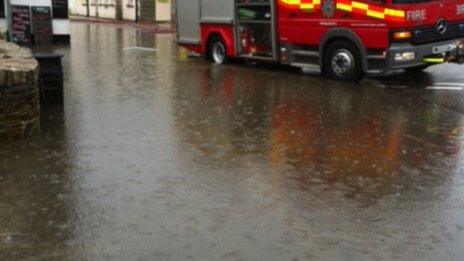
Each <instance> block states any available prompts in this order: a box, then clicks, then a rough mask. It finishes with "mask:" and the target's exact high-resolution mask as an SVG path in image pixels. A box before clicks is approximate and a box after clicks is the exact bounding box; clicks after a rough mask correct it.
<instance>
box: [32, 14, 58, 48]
mask: <svg viewBox="0 0 464 261" xmlns="http://www.w3.org/2000/svg"><path fill="white" fill-rule="evenodd" d="M31 9H32V31H33V33H34V43H35V44H51V43H52V42H53V29H52V14H51V9H50V7H48V6H33V7H31Z"/></svg>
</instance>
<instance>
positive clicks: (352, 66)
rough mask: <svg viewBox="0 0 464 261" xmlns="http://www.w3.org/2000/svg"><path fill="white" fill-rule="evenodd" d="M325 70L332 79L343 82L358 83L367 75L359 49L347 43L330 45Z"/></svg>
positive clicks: (337, 42) (339, 42)
mask: <svg viewBox="0 0 464 261" xmlns="http://www.w3.org/2000/svg"><path fill="white" fill-rule="evenodd" d="M324 68H325V71H326V72H327V74H328V75H329V76H330V77H331V78H333V79H335V80H338V81H343V82H358V81H360V80H361V79H362V78H364V75H365V74H364V72H363V68H362V63H361V55H360V54H359V51H358V48H356V46H355V45H353V44H352V43H350V42H347V41H336V42H334V43H332V44H331V45H329V47H328V48H327V51H326V53H325V57H324Z"/></svg>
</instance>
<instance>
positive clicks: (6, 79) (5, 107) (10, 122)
mask: <svg viewBox="0 0 464 261" xmlns="http://www.w3.org/2000/svg"><path fill="white" fill-rule="evenodd" d="M38 78H39V64H38V63H37V61H36V60H35V59H34V58H33V54H32V52H31V51H30V50H28V49H25V48H21V47H19V46H17V45H15V44H12V43H6V42H0V144H1V143H4V142H8V141H13V140H18V139H22V138H25V137H28V136H30V135H33V134H35V133H37V132H38V131H39V126H40V125H39V124H40V122H39V121H40V102H39V86H38Z"/></svg>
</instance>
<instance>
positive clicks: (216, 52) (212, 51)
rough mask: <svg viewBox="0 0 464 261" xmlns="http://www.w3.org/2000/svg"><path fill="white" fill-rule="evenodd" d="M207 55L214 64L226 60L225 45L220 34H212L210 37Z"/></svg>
mask: <svg viewBox="0 0 464 261" xmlns="http://www.w3.org/2000/svg"><path fill="white" fill-rule="evenodd" d="M207 57H208V58H209V59H210V60H211V61H213V62H214V63H216V64H223V63H226V62H227V61H228V58H227V47H226V45H225V43H224V41H223V40H222V38H221V37H220V36H213V37H212V38H211V39H210V41H209V44H208V54H207Z"/></svg>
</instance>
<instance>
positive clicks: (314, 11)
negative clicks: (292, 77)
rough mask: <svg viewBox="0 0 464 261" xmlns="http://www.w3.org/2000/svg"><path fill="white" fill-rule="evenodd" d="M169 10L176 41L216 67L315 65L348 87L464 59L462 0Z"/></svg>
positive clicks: (249, 2) (189, 0)
mask: <svg viewBox="0 0 464 261" xmlns="http://www.w3.org/2000/svg"><path fill="white" fill-rule="evenodd" d="M176 8H177V41H178V43H179V44H180V45H181V46H184V47H186V48H188V49H189V50H190V51H192V52H196V53H199V54H202V55H204V56H205V57H206V58H208V59H210V60H212V61H214V62H216V63H224V62H226V61H227V60H228V59H229V58H243V59H258V60H267V61H274V62H279V63H282V64H286V65H292V66H297V67H314V66H317V67H318V68H319V69H320V70H321V72H322V73H324V74H326V75H328V76H329V77H331V78H334V79H336V80H340V81H350V82H356V81H359V80H361V79H362V78H363V77H364V76H365V75H366V74H384V73H387V72H389V71H393V70H399V69H403V70H407V71H420V70H423V69H425V68H427V67H428V66H430V65H433V64H436V63H441V62H444V61H455V62H461V63H462V62H463V59H464V58H463V57H464V56H463V49H464V48H463V43H464V0H356V1H352V0H177V1H176ZM451 54H453V55H451ZM450 57H451V58H450Z"/></svg>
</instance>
